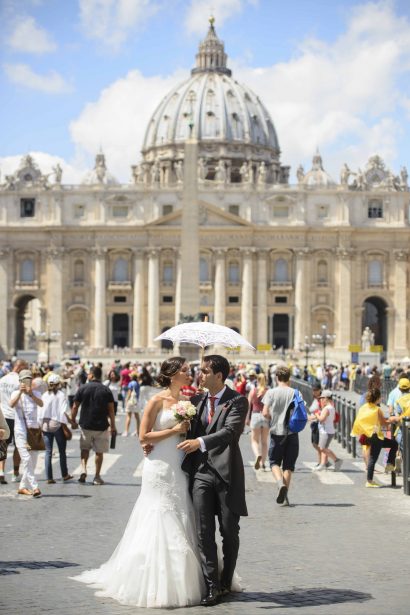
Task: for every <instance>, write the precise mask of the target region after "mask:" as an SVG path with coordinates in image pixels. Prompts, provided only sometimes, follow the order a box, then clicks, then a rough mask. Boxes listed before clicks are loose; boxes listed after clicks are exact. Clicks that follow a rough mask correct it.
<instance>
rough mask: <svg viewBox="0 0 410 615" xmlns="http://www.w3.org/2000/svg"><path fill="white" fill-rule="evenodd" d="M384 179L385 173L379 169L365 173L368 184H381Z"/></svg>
mask: <svg viewBox="0 0 410 615" xmlns="http://www.w3.org/2000/svg"><path fill="white" fill-rule="evenodd" d="M384 177H385V173H384V172H383V171H382V170H381V169H372V170H371V171H369V172H368V173H366V181H367V183H368V184H381V182H382V181H383V180H384Z"/></svg>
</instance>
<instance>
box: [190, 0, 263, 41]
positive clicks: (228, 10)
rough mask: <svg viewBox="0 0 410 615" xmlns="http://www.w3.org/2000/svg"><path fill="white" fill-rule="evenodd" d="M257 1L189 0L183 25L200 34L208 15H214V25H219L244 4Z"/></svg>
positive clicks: (239, 10) (236, 12) (202, 31)
mask: <svg viewBox="0 0 410 615" xmlns="http://www.w3.org/2000/svg"><path fill="white" fill-rule="evenodd" d="M258 1H259V0H191V2H190V4H189V7H188V10H187V13H186V17H185V26H186V28H187V30H188V32H190V33H193V34H200V35H202V34H203V33H204V27H205V24H206V22H207V19H208V18H209V17H210V15H213V16H214V17H215V21H216V26H221V25H222V24H223V23H224V22H225V21H227V20H228V19H229V18H230V17H232V16H233V15H236V14H238V13H240V12H241V11H242V10H243V8H244V7H245V6H246V5H249V4H251V5H252V4H253V5H256V4H258Z"/></svg>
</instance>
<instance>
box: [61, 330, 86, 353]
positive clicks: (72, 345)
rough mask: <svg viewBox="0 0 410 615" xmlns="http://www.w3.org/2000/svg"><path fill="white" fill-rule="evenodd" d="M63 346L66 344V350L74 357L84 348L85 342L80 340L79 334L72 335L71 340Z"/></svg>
mask: <svg viewBox="0 0 410 615" xmlns="http://www.w3.org/2000/svg"><path fill="white" fill-rule="evenodd" d="M65 344H66V346H67V348H69V349H70V350H72V353H73V356H75V357H76V356H78V351H79V350H80V348H84V346H85V342H84V340H82V339H81V338H80V334H79V333H74V334H73V338H72V340H69V341H68V342H66V343H65Z"/></svg>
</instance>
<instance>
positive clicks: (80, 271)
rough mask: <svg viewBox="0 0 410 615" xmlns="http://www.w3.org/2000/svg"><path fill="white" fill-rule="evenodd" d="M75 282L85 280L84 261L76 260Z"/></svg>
mask: <svg viewBox="0 0 410 615" xmlns="http://www.w3.org/2000/svg"><path fill="white" fill-rule="evenodd" d="M74 282H84V261H81V260H76V261H75V262H74Z"/></svg>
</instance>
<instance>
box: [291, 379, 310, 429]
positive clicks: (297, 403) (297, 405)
mask: <svg viewBox="0 0 410 615" xmlns="http://www.w3.org/2000/svg"><path fill="white" fill-rule="evenodd" d="M294 391H295V394H294V397H293V401H292V404H293V409H292V410H291V412H290V416H289V422H288V429H289V431H290V432H291V433H299V431H302V430H303V429H304V428H305V427H306V423H307V420H308V416H307V412H306V405H305V402H304V401H303V398H302V395H301V394H300V392H299V391H298V390H297V389H294ZM292 404H291V405H292Z"/></svg>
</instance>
